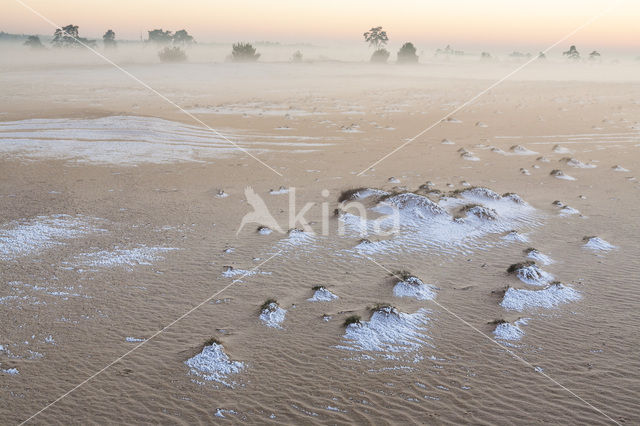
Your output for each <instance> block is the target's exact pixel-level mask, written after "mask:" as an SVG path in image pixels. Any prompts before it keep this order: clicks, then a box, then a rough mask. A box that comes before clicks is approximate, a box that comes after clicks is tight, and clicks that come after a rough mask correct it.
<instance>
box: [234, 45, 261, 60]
mask: <svg viewBox="0 0 640 426" xmlns="http://www.w3.org/2000/svg"><path fill="white" fill-rule="evenodd" d="M259 57H260V54H259V53H256V48H255V47H253V46H252V45H251V44H250V43H234V45H233V49H232V51H231V60H232V61H233V62H256V61H257V60H258V58H259Z"/></svg>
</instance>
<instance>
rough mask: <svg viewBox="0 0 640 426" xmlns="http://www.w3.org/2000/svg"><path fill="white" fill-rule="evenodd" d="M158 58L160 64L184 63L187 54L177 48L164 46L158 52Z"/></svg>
mask: <svg viewBox="0 0 640 426" xmlns="http://www.w3.org/2000/svg"><path fill="white" fill-rule="evenodd" d="M158 57H159V58H160V61H161V62H184V61H186V60H187V54H186V53H185V51H184V50H182V49H181V48H180V47H178V46H173V47H169V46H165V48H164V49H162V50H161V51H160V52H158Z"/></svg>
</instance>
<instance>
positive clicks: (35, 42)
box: [24, 35, 44, 49]
mask: <svg viewBox="0 0 640 426" xmlns="http://www.w3.org/2000/svg"><path fill="white" fill-rule="evenodd" d="M24 45H25V46H28V47H30V48H32V49H44V44H42V42H41V41H40V37H38V36H36V35H30V36H29V37H27V40H26V41H25V42H24Z"/></svg>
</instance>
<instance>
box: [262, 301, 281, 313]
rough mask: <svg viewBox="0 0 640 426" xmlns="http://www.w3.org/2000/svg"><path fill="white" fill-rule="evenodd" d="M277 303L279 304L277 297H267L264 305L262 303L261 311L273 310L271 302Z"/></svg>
mask: <svg viewBox="0 0 640 426" xmlns="http://www.w3.org/2000/svg"><path fill="white" fill-rule="evenodd" d="M272 303H275V304H276V305H277V304H278V301H277V300H276V299H267V300H265V301H264V303H263V304H262V305H260V312H262V311H265V310H271V309H272V308H271V306H270V305H271V304H272Z"/></svg>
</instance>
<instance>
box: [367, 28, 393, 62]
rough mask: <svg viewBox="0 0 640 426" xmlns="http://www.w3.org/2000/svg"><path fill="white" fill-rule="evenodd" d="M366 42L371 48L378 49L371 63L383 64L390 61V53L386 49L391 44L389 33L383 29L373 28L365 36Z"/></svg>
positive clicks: (372, 56)
mask: <svg viewBox="0 0 640 426" xmlns="http://www.w3.org/2000/svg"><path fill="white" fill-rule="evenodd" d="M363 35H364V41H366V42H367V43H369V46H371V47H373V48H374V49H376V50H375V51H374V52H373V54H372V55H371V62H378V63H383V62H387V59H389V55H390V53H389V51H388V50H387V49H385V48H384V46H386V44H387V43H388V42H389V37H387V32H386V31H384V30H383V29H382V27H373V28H371V29H370V30H369V31H367V32H366V33H364V34H363Z"/></svg>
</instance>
